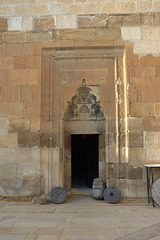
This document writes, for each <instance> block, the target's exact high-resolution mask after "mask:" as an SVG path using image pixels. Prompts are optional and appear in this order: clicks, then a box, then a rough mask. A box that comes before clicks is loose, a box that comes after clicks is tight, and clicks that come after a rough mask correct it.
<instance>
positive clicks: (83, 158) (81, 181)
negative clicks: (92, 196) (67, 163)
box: [71, 134, 99, 188]
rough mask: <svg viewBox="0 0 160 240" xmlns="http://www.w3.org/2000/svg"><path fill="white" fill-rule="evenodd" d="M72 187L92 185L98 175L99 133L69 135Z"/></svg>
mask: <svg viewBox="0 0 160 240" xmlns="http://www.w3.org/2000/svg"><path fill="white" fill-rule="evenodd" d="M71 158H72V188H74V187H75V188H85V187H90V188H91V187H92V183H93V179H94V178H97V177H98V163H99V135H98V134H82V135H71Z"/></svg>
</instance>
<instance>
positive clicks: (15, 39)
mask: <svg viewBox="0 0 160 240" xmlns="http://www.w3.org/2000/svg"><path fill="white" fill-rule="evenodd" d="M24 42H26V33H25V32H6V33H2V43H24Z"/></svg>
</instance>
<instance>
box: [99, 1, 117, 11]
mask: <svg viewBox="0 0 160 240" xmlns="http://www.w3.org/2000/svg"><path fill="white" fill-rule="evenodd" d="M116 10H117V8H116V3H115V2H114V1H107V2H100V12H101V13H105V14H106V13H115V12H116Z"/></svg>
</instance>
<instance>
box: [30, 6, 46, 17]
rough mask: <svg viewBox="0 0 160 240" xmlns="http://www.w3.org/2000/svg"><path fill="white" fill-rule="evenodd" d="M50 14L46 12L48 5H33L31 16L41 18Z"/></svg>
mask: <svg viewBox="0 0 160 240" xmlns="http://www.w3.org/2000/svg"><path fill="white" fill-rule="evenodd" d="M48 14H50V13H49V11H48V5H47V4H44V5H34V7H33V15H35V16H36V15H37V16H42V15H48Z"/></svg>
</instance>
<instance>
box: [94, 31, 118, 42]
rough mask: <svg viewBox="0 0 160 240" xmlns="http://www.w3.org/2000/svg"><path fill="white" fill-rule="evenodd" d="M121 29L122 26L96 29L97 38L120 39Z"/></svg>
mask: <svg viewBox="0 0 160 240" xmlns="http://www.w3.org/2000/svg"><path fill="white" fill-rule="evenodd" d="M120 39H121V29H120V28H105V29H96V30H95V40H106V41H107V40H109V41H110V40H120Z"/></svg>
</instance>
